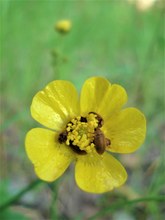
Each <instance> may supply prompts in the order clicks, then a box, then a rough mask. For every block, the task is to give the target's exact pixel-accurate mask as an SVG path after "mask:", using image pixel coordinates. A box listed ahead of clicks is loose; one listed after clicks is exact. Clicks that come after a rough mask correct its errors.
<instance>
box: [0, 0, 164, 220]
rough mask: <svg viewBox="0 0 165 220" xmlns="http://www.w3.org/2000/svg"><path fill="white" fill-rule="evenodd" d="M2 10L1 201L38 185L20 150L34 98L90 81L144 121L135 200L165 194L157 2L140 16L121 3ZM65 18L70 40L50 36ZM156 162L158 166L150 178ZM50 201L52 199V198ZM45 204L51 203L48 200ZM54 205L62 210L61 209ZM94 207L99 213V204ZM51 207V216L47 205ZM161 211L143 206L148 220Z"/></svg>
mask: <svg viewBox="0 0 165 220" xmlns="http://www.w3.org/2000/svg"><path fill="white" fill-rule="evenodd" d="M0 4H1V6H0V7H1V24H2V28H1V29H2V31H1V64H2V65H1V66H2V76H1V86H2V92H1V94H2V95H1V103H2V107H1V109H2V119H3V121H2V126H1V128H2V132H3V136H2V137H3V140H4V143H3V148H2V153H1V158H2V159H1V161H2V162H1V163H2V166H3V167H2V171H1V174H2V175H1V176H2V182H3V181H4V182H5V181H7V182H8V184H7V185H6V186H4V185H3V191H4V192H6V195H9V194H10V195H11V196H14V195H15V194H16V193H17V192H19V190H20V189H22V188H23V186H25V185H26V183H27V182H29V181H30V180H32V179H33V178H35V174H34V173H33V168H32V166H31V163H30V162H29V160H28V158H27V156H26V154H25V150H24V137H25V134H26V132H27V131H28V130H29V129H30V128H32V127H36V126H38V125H37V123H36V122H34V121H33V120H32V119H31V116H30V112H29V107H30V104H31V100H32V97H33V96H34V94H35V93H36V92H37V91H38V90H41V89H42V88H43V87H44V86H45V85H46V84H47V83H48V82H50V81H52V80H55V79H66V80H70V81H72V82H73V83H74V84H75V85H76V87H77V89H78V90H79V91H80V89H81V86H82V84H83V82H84V80H85V79H87V78H88V77H90V76H94V75H99V76H104V77H107V78H108V79H109V80H110V81H111V82H112V83H119V84H121V85H122V86H123V87H125V88H126V90H127V93H128V97H129V101H128V106H134V107H137V108H139V109H141V110H142V111H143V112H144V114H145V115H146V117H147V127H148V129H147V137H146V141H145V143H144V144H143V146H142V147H141V148H140V149H139V150H138V151H137V152H135V153H134V154H136V155H137V156H138V157H140V158H141V160H140V161H141V162H140V163H141V164H140V166H139V167H138V168H136V169H132V170H130V171H129V173H130V176H129V183H130V184H129V183H128V185H130V187H131V188H132V189H133V190H134V191H135V192H137V193H138V194H139V195H140V196H146V197H148V196H149V195H152V196H158V195H159V194H162V193H165V192H164V191H163V184H164V176H163V170H164V168H165V165H164V162H163V161H164V150H163V142H164V133H163V131H164V128H165V123H164V101H163V100H164V83H165V82H164V77H165V76H164V69H165V67H164V41H165V36H164V32H163V22H164V20H163V19H164V17H163V6H161V2H160V4H156V5H155V7H153V8H151V9H150V10H148V11H145V12H140V11H138V10H137V9H136V8H135V6H134V5H131V4H127V3H126V2H125V1H124V0H123V1H122V0H109V1H108V0H107V1H99V0H97V1H92V0H91V1H85V0H84V1H49V0H48V1H45V0H42V1H39V0H35V1H27V0H6V1H5V0H4V1H1V3H0ZM162 5H163V4H162ZM63 18H66V19H70V20H71V21H72V23H73V27H72V29H71V31H70V33H68V34H67V35H65V36H61V35H59V33H57V32H55V30H54V24H55V22H56V21H58V20H59V19H63ZM53 51H54V52H57V57H56V59H55V57H53V56H52V52H53ZM154 161H158V163H157V164H156V165H155V166H154V165H153V168H152V169H151V171H150V172H149V174H147V172H148V169H149V167H150V166H151V164H154ZM69 175H70V173H69ZM147 175H148V176H147ZM69 181H71V180H70V178H69ZM64 182H65V178H64ZM61 190H62V189H61ZM45 191H46V192H47V186H45V190H43V192H42V193H43V194H42V195H44V196H45V193H46V192H45ZM4 194H5V193H4ZM48 194H49V197H51V193H50V192H48ZM66 194H67V193H66ZM112 194H113V193H112ZM62 195H64V197H62V198H61V197H60V193H58V196H59V198H58V200H60V201H62V202H61V203H63V201H65V199H66V197H65V193H64V192H63V194H62ZM108 195H109V197H108V198H107V197H106V196H105V195H103V196H102V197H103V198H104V197H105V207H104V203H103V204H101V207H102V210H104V208H106V209H107V205H109V204H110V203H112V202H113V201H112V200H111V194H108ZM31 196H33V195H32V194H31ZM7 197H8V196H7ZM102 197H101V198H102ZM92 198H93V197H92ZM99 199H100V198H98V200H99ZM33 200H34V202H33V203H32V205H31V206H33V204H34V205H35V203H37V199H33ZM79 200H80V201H81V198H79ZM93 200H94V199H92V201H93ZM21 201H22V200H21ZM29 201H31V200H30V199H29V198H27V199H25V200H23V203H22V204H24V203H25V205H26V203H29ZM101 201H102V200H100V202H101ZM114 202H117V200H116V199H115V200H114ZM48 203H51V199H50V198H49V199H48ZM54 203H55V202H54ZM57 205H58V206H60V205H59V202H58V203H57ZM94 205H95V206H94V209H95V210H96V212H97V211H98V204H97V202H96V203H94ZM22 206H24V205H22ZM31 206H30V207H31ZM46 207H47V206H46ZM50 207H51V208H52V206H51V205H50ZM85 207H86V206H85ZM132 207H133V206H132ZM162 207H163V205H162V206H161V205H160V204H159V203H158V202H157V201H155V202H154V201H153V202H151V203H147V202H146V203H145V208H146V210H145V211H146V213H147V214H146V219H147V217H148V218H150V217H153V219H162V218H163V213H162V209H163V208H162ZM41 208H42V204H41V206H40V207H39V212H41V213H42V214H43V213H44V214H45V213H47V214H46V216H47V217H48V218H49V217H50V216H49V213H48V207H47V208H45V210H44V211H43V212H42V211H41ZM120 208H121V207H120ZM136 208H137V207H136V204H135V206H134V207H133V208H132V209H129V210H126V209H125V208H123V209H124V211H125V212H128V213H129V215H130V216H134V219H136V215H135V210H136ZM91 209H92V208H91ZM99 210H100V208H99ZM116 211H118V209H117V210H116ZM103 212H104V211H103ZM85 213H87V209H85V208H84V212H83V213H82V215H81V213H80V215H79V211H78V209H76V208H75V210H73V211H72V212H71V211H70V212H68V213H67V214H66V213H65V215H64V213H63V212H62V211H61V213H60V211H58V214H59V219H65V218H64V217H63V216H66V219H72V217H73V215H74V217H75V218H76V216H77V219H81V216H83V217H84V218H85V217H86V216H87V214H85ZM10 215H11V213H10ZM85 215H86V216H85ZM112 215H113V213H112ZM83 217H82V219H83ZM8 219H9V220H12V217H9V218H8ZM20 219H21V218H20ZM144 219H145V218H144Z"/></svg>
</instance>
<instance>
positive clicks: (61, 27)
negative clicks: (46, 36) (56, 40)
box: [55, 20, 72, 34]
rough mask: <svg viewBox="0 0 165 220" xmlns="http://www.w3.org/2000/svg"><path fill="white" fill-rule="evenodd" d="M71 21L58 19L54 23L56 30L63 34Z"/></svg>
mask: <svg viewBox="0 0 165 220" xmlns="http://www.w3.org/2000/svg"><path fill="white" fill-rule="evenodd" d="M71 26H72V24H71V21H70V20H60V21H58V22H57V23H56V24H55V29H56V31H58V32H60V33H62V34H65V33H67V32H68V31H70V29H71Z"/></svg>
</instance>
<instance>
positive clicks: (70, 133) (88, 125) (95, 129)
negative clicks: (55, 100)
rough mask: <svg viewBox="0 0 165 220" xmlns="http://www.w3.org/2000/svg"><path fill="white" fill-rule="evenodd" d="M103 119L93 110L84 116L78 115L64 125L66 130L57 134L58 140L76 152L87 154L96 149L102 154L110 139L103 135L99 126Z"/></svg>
mask: <svg viewBox="0 0 165 220" xmlns="http://www.w3.org/2000/svg"><path fill="white" fill-rule="evenodd" d="M102 125H103V119H102V118H101V116H100V115H98V114H97V113H95V112H90V113H89V114H88V115H87V116H86V117H81V116H78V117H76V118H74V119H72V120H71V121H70V122H69V123H68V124H67V126H66V130H65V131H64V132H62V133H61V134H60V135H59V138H58V140H59V142H60V143H64V142H65V143H66V145H68V146H69V147H71V149H72V150H73V151H74V152H76V153H78V154H87V153H92V152H94V151H97V153H99V154H102V153H104V151H105V148H106V146H108V145H110V140H109V139H107V138H105V137H104V134H103V132H102V131H101V129H100V128H101V127H102Z"/></svg>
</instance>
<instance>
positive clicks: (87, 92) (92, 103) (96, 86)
mask: <svg viewBox="0 0 165 220" xmlns="http://www.w3.org/2000/svg"><path fill="white" fill-rule="evenodd" d="M109 86H110V83H109V82H108V80H106V79H104V78H101V77H92V78H89V79H88V80H86V81H85V83H84V85H83V87H82V90H81V98H80V108H81V113H82V114H83V115H86V114H88V113H89V112H90V111H94V112H97V113H98V105H99V104H100V102H101V101H102V99H103V97H104V96H105V95H106V92H107V90H108V88H109Z"/></svg>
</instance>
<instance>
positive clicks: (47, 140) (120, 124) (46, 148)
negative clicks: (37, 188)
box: [25, 77, 146, 193]
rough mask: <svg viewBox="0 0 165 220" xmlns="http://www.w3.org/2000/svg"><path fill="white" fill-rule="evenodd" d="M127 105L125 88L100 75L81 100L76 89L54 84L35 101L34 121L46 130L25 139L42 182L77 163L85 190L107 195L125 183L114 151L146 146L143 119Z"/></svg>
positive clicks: (79, 180)
mask: <svg viewBox="0 0 165 220" xmlns="http://www.w3.org/2000/svg"><path fill="white" fill-rule="evenodd" d="M126 102H127V94H126V91H125V90H124V88H123V87H121V86H120V85H117V84H110V82H109V81H108V80H106V79H105V78H102V77H92V78H89V79H88V80H86V81H85V83H84V85H83V87H82V91H81V94H80V97H79V95H78V92H77V91H76V89H75V87H74V85H73V84H72V83H70V82H68V81H63V80H56V81H53V82H51V83H49V84H48V85H47V86H46V87H45V89H43V90H42V91H39V92H38V93H37V94H36V95H35V96H34V98H33V101H32V105H31V114H32V117H33V118H34V119H35V120H36V121H38V122H39V123H41V124H42V125H44V126H46V127H47V128H49V129H46V128H34V129H32V130H30V131H29V132H28V133H27V136H26V141H25V145H26V152H27V154H28V157H29V159H30V160H31V161H32V163H33V164H34V168H35V172H36V174H37V176H38V177H39V178H41V179H42V180H45V181H48V182H51V181H54V180H56V179H57V178H59V177H60V176H61V175H62V174H63V173H64V172H65V170H66V169H67V168H68V166H69V165H70V163H71V162H75V180H76V183H77V185H78V186H79V187H80V188H81V189H82V190H84V191H86V192H91V193H103V192H107V191H110V190H112V189H113V188H114V187H119V186H121V185H122V184H124V182H125V181H126V179H127V173H126V171H125V169H124V167H123V166H122V165H121V164H120V162H119V161H118V160H116V159H115V158H114V157H113V156H112V155H111V154H110V152H115V153H131V152H133V151H135V150H137V149H138V148H139V147H140V145H141V144H142V143H143V141H144V138H145V134H146V120H145V116H144V115H143V114H142V113H141V112H140V111H139V110H137V109H136V108H126V109H122V107H123V105H124V104H125V103H126Z"/></svg>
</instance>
